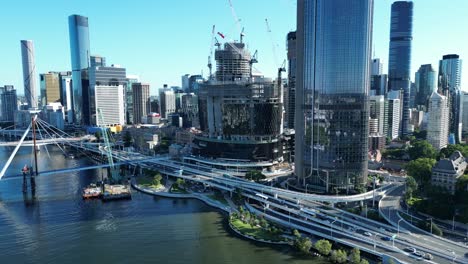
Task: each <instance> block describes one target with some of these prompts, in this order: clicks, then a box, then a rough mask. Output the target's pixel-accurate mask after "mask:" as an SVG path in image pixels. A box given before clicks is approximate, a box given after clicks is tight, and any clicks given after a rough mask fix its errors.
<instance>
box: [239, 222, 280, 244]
mask: <svg viewBox="0 0 468 264" xmlns="http://www.w3.org/2000/svg"><path fill="white" fill-rule="evenodd" d="M230 222H231V224H232V226H233V227H234V228H235V229H236V230H238V231H239V232H241V233H242V234H244V235H248V236H252V237H254V238H257V239H263V240H270V241H274V242H280V241H286V238H284V237H282V236H281V235H278V234H273V233H271V232H269V231H268V230H265V229H263V228H261V227H257V226H255V227H252V226H250V225H249V224H246V223H244V222H242V221H241V220H240V219H237V218H235V219H232V220H230Z"/></svg>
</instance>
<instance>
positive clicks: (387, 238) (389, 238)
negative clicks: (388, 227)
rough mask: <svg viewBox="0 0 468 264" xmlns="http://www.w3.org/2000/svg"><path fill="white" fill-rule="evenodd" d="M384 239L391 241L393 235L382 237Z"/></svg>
mask: <svg viewBox="0 0 468 264" xmlns="http://www.w3.org/2000/svg"><path fill="white" fill-rule="evenodd" d="M382 240H384V241H391V240H392V238H391V237H388V236H385V237H382Z"/></svg>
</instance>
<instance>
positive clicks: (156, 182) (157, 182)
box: [153, 172, 162, 186]
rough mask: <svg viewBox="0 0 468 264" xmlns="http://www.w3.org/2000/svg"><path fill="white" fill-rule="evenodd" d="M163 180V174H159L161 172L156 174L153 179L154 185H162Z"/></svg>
mask: <svg viewBox="0 0 468 264" xmlns="http://www.w3.org/2000/svg"><path fill="white" fill-rule="evenodd" d="M161 180H162V176H161V174H159V172H158V173H156V174H155V175H154V177H153V184H154V185H156V186H158V185H160V184H161Z"/></svg>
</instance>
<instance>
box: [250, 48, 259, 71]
mask: <svg viewBox="0 0 468 264" xmlns="http://www.w3.org/2000/svg"><path fill="white" fill-rule="evenodd" d="M257 54H258V53H257V50H255V52H254V54H253V55H252V58H251V59H250V61H249V64H250V78H252V68H253V64H254V63H258V58H257Z"/></svg>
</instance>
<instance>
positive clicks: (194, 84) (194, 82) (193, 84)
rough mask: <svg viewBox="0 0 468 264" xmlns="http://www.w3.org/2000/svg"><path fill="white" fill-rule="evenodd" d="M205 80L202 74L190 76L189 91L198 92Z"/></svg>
mask: <svg viewBox="0 0 468 264" xmlns="http://www.w3.org/2000/svg"><path fill="white" fill-rule="evenodd" d="M204 81H205V79H203V77H202V76H201V75H192V76H190V77H189V89H188V91H187V92H188V93H195V94H198V90H200V84H202V83H203V82H204Z"/></svg>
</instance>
